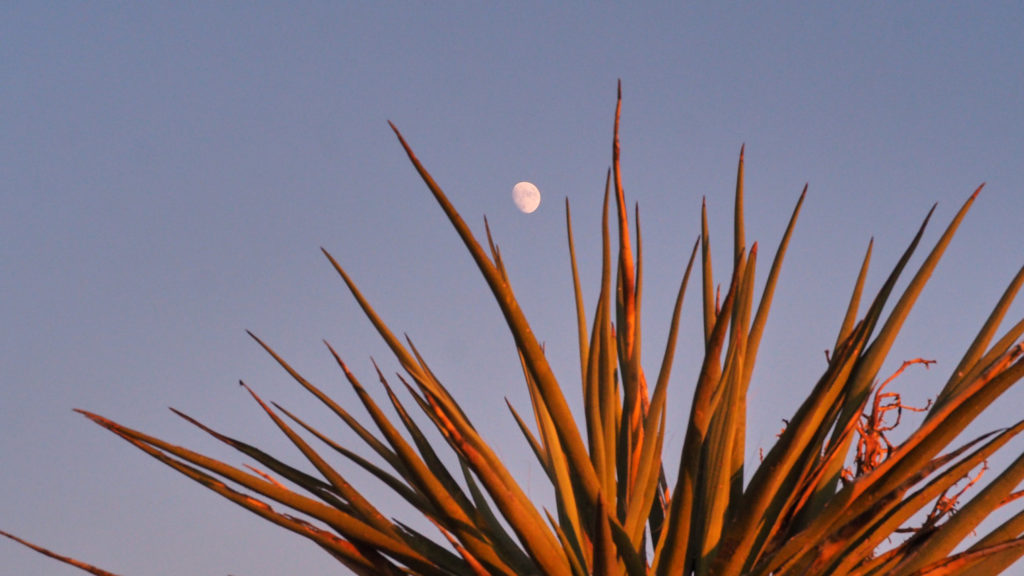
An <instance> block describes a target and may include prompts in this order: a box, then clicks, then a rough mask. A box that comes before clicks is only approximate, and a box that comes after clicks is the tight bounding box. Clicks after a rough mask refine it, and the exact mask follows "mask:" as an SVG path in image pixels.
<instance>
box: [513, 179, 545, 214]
mask: <svg viewBox="0 0 1024 576" xmlns="http://www.w3.org/2000/svg"><path fill="white" fill-rule="evenodd" d="M512 201H513V202H515V203H516V208H519V211H520V212H523V213H525V214H529V213H530V212H533V211H534V210H536V209H537V206H540V190H538V189H537V187H536V186H534V185H533V183H531V182H520V183H518V184H516V185H515V186H513V187H512Z"/></svg>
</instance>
